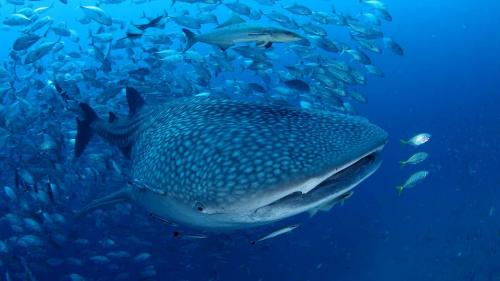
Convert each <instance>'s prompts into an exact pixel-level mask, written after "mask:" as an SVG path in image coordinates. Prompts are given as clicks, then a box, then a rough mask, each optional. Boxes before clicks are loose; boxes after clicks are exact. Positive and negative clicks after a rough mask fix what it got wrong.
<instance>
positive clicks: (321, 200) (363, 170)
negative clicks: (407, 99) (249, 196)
mask: <svg viewBox="0 0 500 281" xmlns="http://www.w3.org/2000/svg"><path fill="white" fill-rule="evenodd" d="M382 147H383V146H381V147H379V148H377V149H375V150H373V151H371V152H369V153H367V154H365V155H363V156H362V157H360V158H359V159H356V160H354V161H352V162H349V163H348V164H346V165H344V166H342V167H341V168H337V169H334V170H333V172H330V173H328V175H327V176H326V177H325V178H324V179H323V180H322V181H321V182H319V184H317V185H315V186H314V187H313V188H312V189H310V190H307V192H302V191H300V190H294V189H290V191H289V192H288V193H286V194H284V195H283V196H282V197H281V198H278V199H277V200H275V201H273V202H271V203H269V204H267V205H265V206H262V207H260V208H257V209H256V210H255V211H254V213H253V215H252V217H253V219H255V220H259V221H275V220H279V219H282V218H286V217H289V216H293V215H296V214H299V213H302V212H305V211H310V210H314V209H321V208H323V207H328V206H332V205H334V204H335V203H336V202H338V201H340V200H343V198H345V197H346V195H347V194H350V192H351V191H352V189H353V188H354V187H356V186H357V185H358V184H359V183H361V182H362V181H363V180H365V179H366V178H367V177H369V176H370V175H371V174H373V173H374V172H375V171H376V170H377V169H378V167H379V166H380V163H381V161H380V159H379V158H380V157H379V152H380V150H381V149H382Z"/></svg>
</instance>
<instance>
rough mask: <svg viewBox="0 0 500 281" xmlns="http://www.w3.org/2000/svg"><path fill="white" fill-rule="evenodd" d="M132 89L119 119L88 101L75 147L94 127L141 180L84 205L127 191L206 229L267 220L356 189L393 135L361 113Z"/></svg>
mask: <svg viewBox="0 0 500 281" xmlns="http://www.w3.org/2000/svg"><path fill="white" fill-rule="evenodd" d="M127 96H128V100H129V104H131V103H132V105H131V113H132V114H131V115H130V116H129V118H125V119H123V120H115V121H113V122H108V121H104V120H101V119H99V118H97V116H96V115H95V113H93V111H92V110H91V109H90V107H88V106H87V105H85V104H82V109H83V111H84V112H85V118H84V119H83V120H81V121H78V136H77V140H76V141H77V143H76V150H75V152H76V156H79V155H80V154H81V153H82V152H83V149H84V148H85V145H86V144H87V143H88V140H89V139H90V136H89V134H90V133H92V132H96V133H97V134H98V135H100V136H102V137H104V138H105V139H107V140H108V141H109V142H111V143H113V144H115V145H117V146H119V147H120V148H121V149H122V151H124V154H125V155H126V156H127V157H129V158H130V159H131V161H132V164H133V169H132V171H133V178H134V182H133V183H132V184H130V185H129V186H127V187H126V188H124V189H122V190H120V191H118V192H116V193H115V194H112V195H110V196H107V197H105V198H102V199H100V200H97V201H95V202H93V203H92V204H90V205H89V206H87V207H86V208H84V209H83V210H82V211H81V213H80V214H85V213H87V212H89V211H91V210H93V209H95V208H98V207H101V206H103V205H107V204H111V203H116V202H122V201H126V200H128V201H132V202H135V203H137V204H138V205H141V206H142V207H144V208H145V209H147V210H148V211H149V212H152V213H154V214H155V215H157V216H159V217H162V218H165V219H168V220H173V221H176V222H179V223H183V224H186V225H189V226H192V227H197V228H202V229H216V230H219V229H237V228H244V227H251V226H256V225H262V224H266V223H270V222H274V221H277V220H281V219H284V218H287V217H290V216H292V215H296V214H299V213H302V212H305V211H311V210H315V209H319V208H321V207H322V206H326V205H328V204H332V203H333V202H335V201H336V200H338V198H341V197H342V196H343V195H345V194H346V193H349V192H351V190H352V189H353V188H354V187H355V186H356V185H357V184H358V183H360V182H361V181H363V180H364V179H365V178H366V177H368V176H369V175H371V174H372V173H373V172H374V171H375V170H376V169H377V168H378V166H379V160H378V153H377V152H378V151H379V150H381V149H382V147H383V146H384V145H385V143H386V140H387V134H386V133H385V132H384V131H383V130H382V129H380V128H379V127H377V126H375V125H373V124H371V123H369V122H368V121H367V120H366V119H364V118H360V117H354V116H347V115H342V114H336V113H327V112H318V111H304V110H299V109H293V108H287V107H281V106H275V105H263V104H254V103H246V102H239V101H231V100H221V99H211V98H203V97H197V98H186V99H179V100H177V101H173V102H170V103H166V104H163V105H159V106H154V107H152V106H142V104H143V102H142V99H141V98H140V97H139V96H138V95H137V93H136V92H135V91H134V90H132V89H130V88H129V89H127ZM134 103H137V104H138V105H133V104H134Z"/></svg>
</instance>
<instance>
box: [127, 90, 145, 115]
mask: <svg viewBox="0 0 500 281" xmlns="http://www.w3.org/2000/svg"><path fill="white" fill-rule="evenodd" d="M126 94H127V103H128V113H129V115H130V116H132V115H134V114H135V113H136V112H137V111H138V110H139V109H140V108H141V107H142V106H143V105H144V99H143V98H142V97H141V95H140V94H139V92H137V90H136V89H134V88H131V87H127V88H126Z"/></svg>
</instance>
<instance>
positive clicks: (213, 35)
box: [182, 16, 304, 52]
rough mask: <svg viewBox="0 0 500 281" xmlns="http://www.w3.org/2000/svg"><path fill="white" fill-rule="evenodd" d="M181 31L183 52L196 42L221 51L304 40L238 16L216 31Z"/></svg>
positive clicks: (284, 30) (290, 33) (287, 32)
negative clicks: (244, 46)
mask: <svg viewBox="0 0 500 281" xmlns="http://www.w3.org/2000/svg"><path fill="white" fill-rule="evenodd" d="M182 31H183V32H184V34H185V36H186V46H185V47H184V52H185V51H187V50H188V49H189V48H191V46H193V45H194V44H195V43H196V42H203V43H206V44H210V45H215V46H218V47H219V48H221V49H222V50H226V49H227V48H229V47H231V46H234V45H236V44H239V43H250V42H255V43H256V44H257V46H260V47H266V48H269V47H270V46H271V45H272V43H276V42H279V43H286V42H296V41H301V40H304V38H303V37H302V36H300V35H299V34H297V33H295V32H292V31H289V30H286V29H283V28H279V27H271V26H261V25H257V24H252V23H247V22H245V21H244V20H243V19H241V18H240V17H238V16H233V17H231V18H230V19H229V20H228V21H226V22H225V23H223V24H221V25H219V26H218V27H217V28H216V29H214V30H212V31H209V32H207V33H204V34H200V35H196V34H194V33H193V32H191V31H190V30H188V29H185V28H184V29H182Z"/></svg>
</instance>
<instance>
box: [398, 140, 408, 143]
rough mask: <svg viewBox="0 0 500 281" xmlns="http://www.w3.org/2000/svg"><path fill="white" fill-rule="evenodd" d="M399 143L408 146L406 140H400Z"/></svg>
mask: <svg viewBox="0 0 500 281" xmlns="http://www.w3.org/2000/svg"><path fill="white" fill-rule="evenodd" d="M399 142H400V143H401V144H408V142H407V141H405V140H399Z"/></svg>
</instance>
